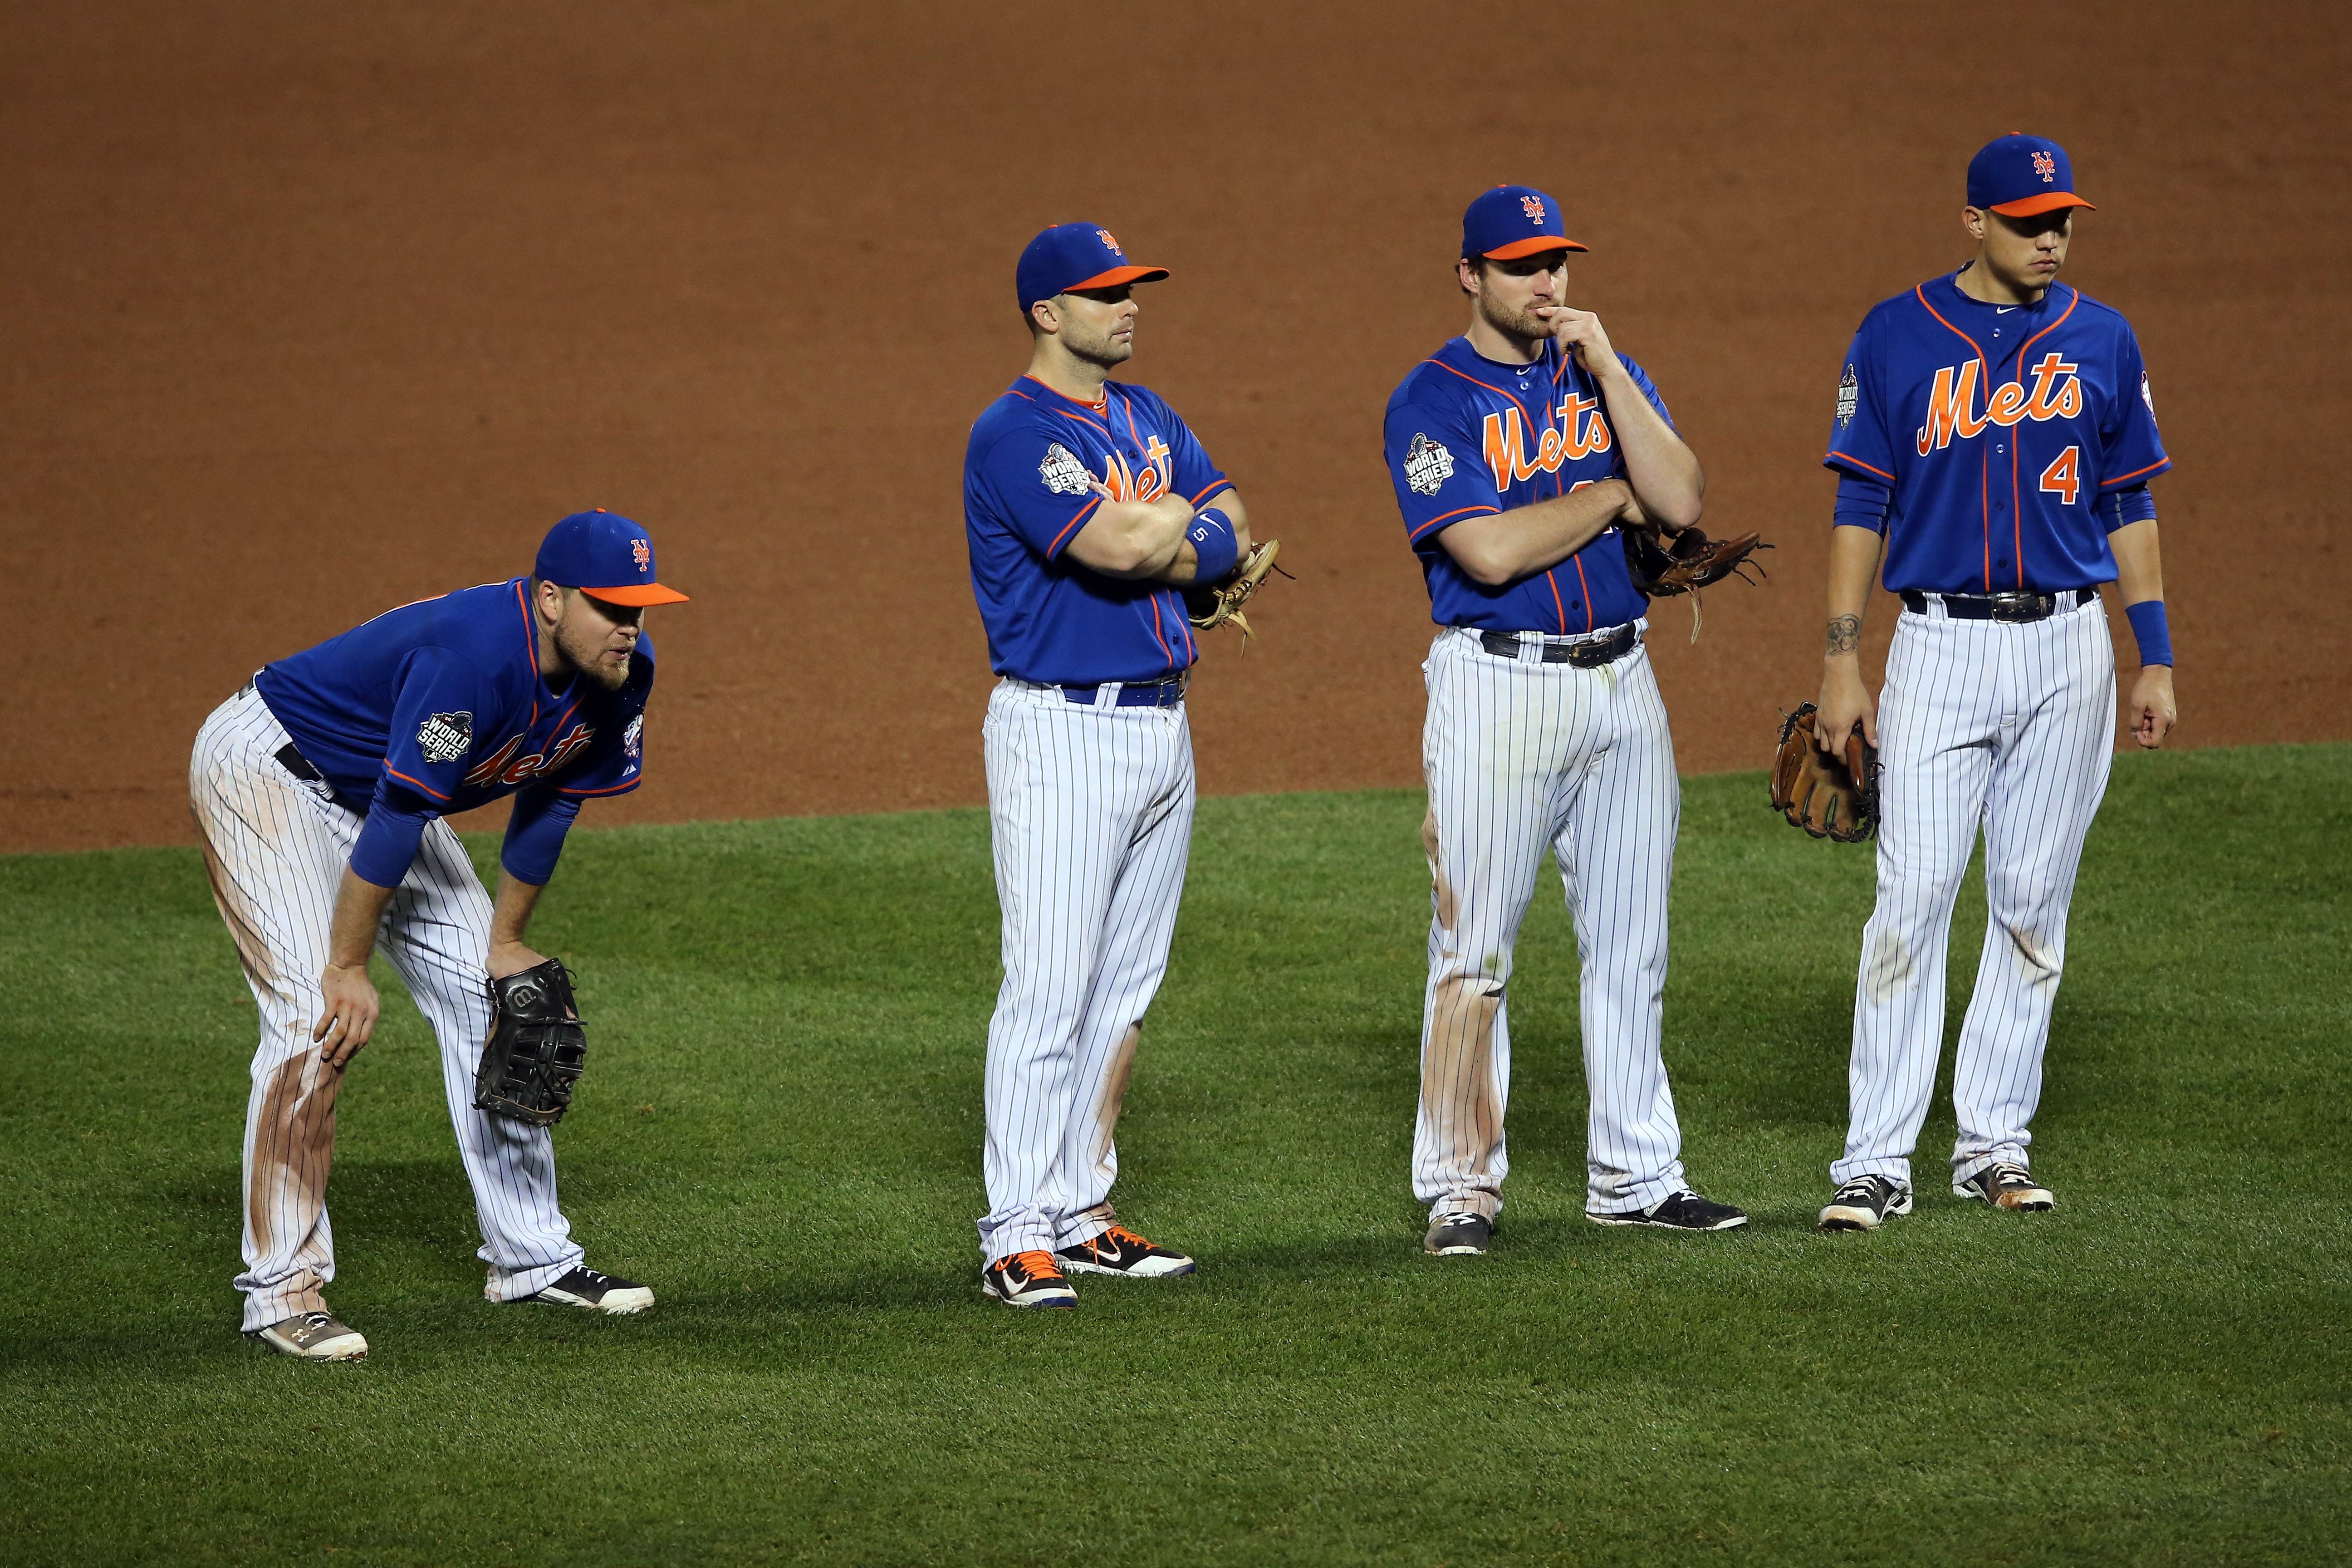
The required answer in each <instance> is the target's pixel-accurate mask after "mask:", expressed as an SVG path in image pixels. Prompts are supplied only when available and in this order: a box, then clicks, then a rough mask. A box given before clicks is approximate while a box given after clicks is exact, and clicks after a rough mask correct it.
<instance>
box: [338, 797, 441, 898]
mask: <svg viewBox="0 0 2352 1568" xmlns="http://www.w3.org/2000/svg"><path fill="white" fill-rule="evenodd" d="M440 815H441V814H440V813H439V812H438V811H436V810H435V809H434V808H433V805H432V804H431V803H430V802H429V801H427V800H425V798H424V797H423V796H422V795H412V794H410V793H409V792H408V791H407V790H404V789H403V788H401V787H400V786H399V785H398V784H394V783H393V782H392V780H391V779H389V778H383V777H379V778H378V779H377V780H376V783H375V797H374V798H373V800H371V801H369V802H368V814H367V821H366V822H365V823H364V824H362V826H361V827H360V837H359V842H358V843H356V844H354V845H352V875H353V876H356V877H357V878H359V879H360V880H361V881H362V882H373V883H374V884H375V885H376V886H377V887H379V888H397V887H398V886H400V882H401V879H402V878H404V877H405V876H407V875H408V868H409V866H410V864H411V863H412V862H414V861H415V858H416V847H417V845H418V844H419V843H421V842H423V840H424V837H425V824H426V823H428V822H430V821H432V820H433V819H434V818H435V817H436V816H440Z"/></svg>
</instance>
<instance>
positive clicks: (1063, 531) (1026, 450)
mask: <svg viewBox="0 0 2352 1568" xmlns="http://www.w3.org/2000/svg"><path fill="white" fill-rule="evenodd" d="M979 468H980V479H981V482H982V485H983V486H984V487H985V488H986V489H987V491H988V494H989V496H990V498H991V499H992V500H994V502H995V503H996V504H995V507H994V509H993V510H995V512H996V515H997V516H998V517H1000V518H1002V519H1003V521H1005V522H1006V523H1007V524H1008V525H1010V526H1011V528H1012V530H1013V532H1014V533H1016V534H1018V535H1020V537H1021V539H1022V540H1023V542H1025V543H1026V544H1028V546H1029V547H1030V548H1031V549H1033V550H1034V551H1036V552H1037V553H1038V554H1040V555H1043V556H1044V557H1045V559H1046V560H1048V561H1051V560H1053V559H1054V558H1055V556H1058V555H1059V554H1061V552H1062V551H1063V550H1064V548H1065V547H1066V546H1067V545H1068V544H1069V542H1070V541H1071V540H1072V539H1074V538H1076V536H1077V531H1078V530H1079V529H1081V528H1083V527H1085V526H1086V521H1087V519H1088V518H1090V517H1092V516H1093V515H1094V512H1095V508H1097V506H1100V505H1101V504H1102V498H1101V497H1100V496H1097V495H1096V494H1095V493H1094V488H1093V487H1094V483H1095V479H1096V477H1097V476H1096V475H1095V473H1094V472H1093V470H1092V469H1090V468H1087V464H1086V460H1085V459H1084V458H1080V457H1079V456H1078V455H1077V454H1076V452H1074V451H1073V450H1071V448H1070V447H1068V446H1067V445H1066V443H1064V442H1062V441H1059V440H1056V439H1055V438H1054V437H1052V436H1050V435H1048V434H1047V433H1046V432H1045V431H1044V430H1042V429H1039V428H1037V427H1036V426H1027V425H1023V426H1014V427H1013V429H1011V430H1008V431H1006V432H1005V433H1004V434H1003V435H1002V436H1000V437H997V438H996V442H995V444H994V445H993V446H992V447H989V449H988V450H987V452H986V453H984V454H983V455H982V458H981V459H980V463H979Z"/></svg>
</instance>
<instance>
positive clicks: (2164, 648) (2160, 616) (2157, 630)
mask: <svg viewBox="0 0 2352 1568" xmlns="http://www.w3.org/2000/svg"><path fill="white" fill-rule="evenodd" d="M2124 614H2125V615H2126V616H2130V617H2131V626H2132V636H2133V637H2137V638H2138V639H2139V661H2140V663H2142V664H2162V665H2169V664H2171V662H2172V628H2171V627H2170V626H2167V625H2165V622H2164V601H2163V600H2162V599H2142V600H2141V601H2140V602H2139V603H2138V604H2137V605H2125V606H2124Z"/></svg>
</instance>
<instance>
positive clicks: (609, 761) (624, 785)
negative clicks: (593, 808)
mask: <svg viewBox="0 0 2352 1568" xmlns="http://www.w3.org/2000/svg"><path fill="white" fill-rule="evenodd" d="M653 689H654V660H653V640H652V639H651V638H650V637H639V638H638V639H637V651H636V654H635V657H634V658H631V659H630V660H629V683H628V684H627V685H626V686H624V687H623V688H621V689H620V690H619V691H617V692H615V693H614V695H613V700H612V705H611V706H610V707H608V708H607V709H606V710H604V716H603V717H602V718H600V719H599V720H598V721H597V724H596V738H595V739H594V740H593V741H591V742H589V743H588V752H587V754H586V755H585V756H583V757H582V758H581V759H580V760H579V761H578V762H576V763H573V764H572V766H571V767H569V768H566V769H565V770H564V771H563V772H562V774H561V775H559V777H558V778H557V780H556V783H555V792H556V793H557V794H558V795H562V796H563V797H564V798H566V799H568V800H574V801H581V800H602V799H604V797H605V796H607V795H626V794H628V793H629V792H630V791H631V790H633V789H635V788H636V787H637V786H638V785H639V784H643V783H645V782H646V777H645V772H646V770H645V763H646V701H647V700H648V699H650V698H651V697H652V696H653Z"/></svg>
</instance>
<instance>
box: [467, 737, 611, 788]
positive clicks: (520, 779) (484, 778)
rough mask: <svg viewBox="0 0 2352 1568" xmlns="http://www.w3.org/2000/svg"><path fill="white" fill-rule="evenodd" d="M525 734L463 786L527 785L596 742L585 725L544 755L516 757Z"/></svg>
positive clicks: (480, 768)
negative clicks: (589, 743) (582, 748)
mask: <svg viewBox="0 0 2352 1568" xmlns="http://www.w3.org/2000/svg"><path fill="white" fill-rule="evenodd" d="M528 738H529V736H528V734H527V733H526V734H522V735H517V736H516V737H515V738H514V739H513V740H511V741H509V742H507V743H506V744H505V745H503V746H500V747H499V749H498V750H497V751H496V752H492V753H491V754H490V757H489V759H488V761H487V762H484V763H481V764H480V765H479V766H478V767H476V768H475V769H474V771H473V772H471V773H467V775H466V783H467V784H469V785H471V786H473V787H475V788H477V789H481V788H486V787H488V786H489V785H491V784H529V783H530V781H531V780H533V779H535V778H537V777H539V775H540V774H541V773H553V772H554V771H555V770H556V769H558V768H560V767H562V765H563V764H564V763H568V762H570V761H571V760H572V758H573V757H575V756H577V755H578V754H579V752H580V748H581V747H583V746H584V745H586V744H587V743H588V742H591V741H593V740H594V739H595V738H596V731H593V730H592V729H590V728H589V727H588V726H587V725H585V724H574V725H572V729H571V731H570V733H568V734H566V735H565V736H564V737H563V739H562V740H561V741H558V742H555V744H553V745H551V746H550V747H548V749H547V750H546V751H544V752H532V753H531V754H530V755H529V756H527V757H518V756H516V755H515V753H516V752H520V751H521V750H522V743H523V742H524V741H525V740H526V739H528Z"/></svg>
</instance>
